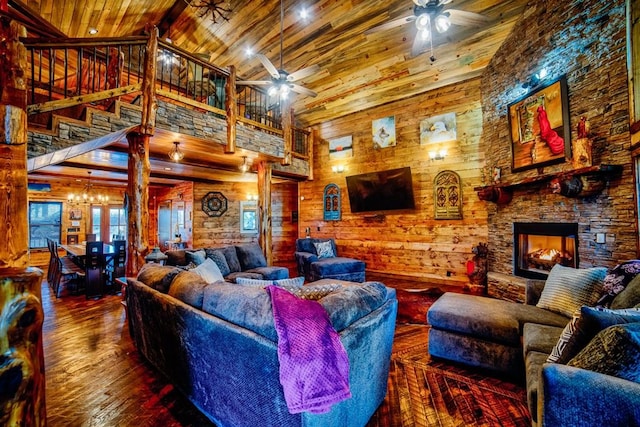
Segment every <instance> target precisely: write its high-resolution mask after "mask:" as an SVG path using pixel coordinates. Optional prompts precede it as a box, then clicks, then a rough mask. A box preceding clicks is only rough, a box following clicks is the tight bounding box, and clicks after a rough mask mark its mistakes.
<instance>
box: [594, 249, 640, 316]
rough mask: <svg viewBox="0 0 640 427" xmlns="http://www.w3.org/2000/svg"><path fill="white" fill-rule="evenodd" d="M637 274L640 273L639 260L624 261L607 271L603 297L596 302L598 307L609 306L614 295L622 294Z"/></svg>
mask: <svg viewBox="0 0 640 427" xmlns="http://www.w3.org/2000/svg"><path fill="white" fill-rule="evenodd" d="M638 273H640V260H637V259H633V260H630V261H625V262H623V263H620V264H618V265H616V266H615V267H613V268H612V269H611V270H609V272H608V273H607V275H606V276H605V278H604V282H603V285H602V292H603V295H602V296H601V298H600V299H599V300H598V305H602V306H605V307H606V306H609V304H610V303H611V302H612V301H613V299H614V298H615V297H616V295H618V294H619V293H620V292H622V291H623V290H624V289H625V288H626V287H627V285H628V284H629V282H631V280H633V278H634V277H636V275H637V274H638ZM627 307H631V306H627ZM619 308H625V307H619Z"/></svg>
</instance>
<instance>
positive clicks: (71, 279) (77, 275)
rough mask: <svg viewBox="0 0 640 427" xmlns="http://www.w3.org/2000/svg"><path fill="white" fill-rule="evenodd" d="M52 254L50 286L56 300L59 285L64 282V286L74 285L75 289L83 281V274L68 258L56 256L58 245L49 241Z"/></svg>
mask: <svg viewBox="0 0 640 427" xmlns="http://www.w3.org/2000/svg"><path fill="white" fill-rule="evenodd" d="M51 248H52V252H51V255H52V256H53V258H54V263H53V267H52V272H51V286H52V288H53V292H54V293H55V295H56V298H59V297H60V291H61V285H62V283H63V282H64V283H65V285H70V284H74V285H75V287H76V289H77V288H78V287H79V284H80V283H82V282H83V281H84V278H85V273H84V271H83V270H82V269H81V268H80V267H78V266H77V265H76V264H75V263H74V262H73V260H72V259H71V258H70V257H67V256H64V257H61V256H60V255H59V254H58V243H57V242H55V241H53V240H52V241H51Z"/></svg>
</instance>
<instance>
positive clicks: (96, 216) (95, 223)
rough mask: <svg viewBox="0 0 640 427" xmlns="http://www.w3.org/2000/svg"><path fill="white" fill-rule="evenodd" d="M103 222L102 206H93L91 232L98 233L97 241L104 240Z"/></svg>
mask: <svg viewBox="0 0 640 427" xmlns="http://www.w3.org/2000/svg"><path fill="white" fill-rule="evenodd" d="M101 224H102V208H101V207H100V206H91V233H92V234H95V235H96V241H97V242H99V241H101V240H102V236H101V233H100V225H101ZM87 240H88V239H87Z"/></svg>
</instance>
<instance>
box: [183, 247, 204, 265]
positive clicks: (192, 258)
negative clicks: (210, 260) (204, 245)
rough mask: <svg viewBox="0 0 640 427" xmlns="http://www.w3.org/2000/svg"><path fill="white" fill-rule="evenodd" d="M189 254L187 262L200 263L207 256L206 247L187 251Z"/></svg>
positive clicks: (187, 254)
mask: <svg viewBox="0 0 640 427" xmlns="http://www.w3.org/2000/svg"><path fill="white" fill-rule="evenodd" d="M185 254H186V256H187V263H190V262H192V263H194V264H195V265H200V264H202V263H203V262H204V260H205V259H206V258H207V253H206V252H205V251H204V249H200V250H199V251H185Z"/></svg>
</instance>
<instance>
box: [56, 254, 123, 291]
mask: <svg viewBox="0 0 640 427" xmlns="http://www.w3.org/2000/svg"><path fill="white" fill-rule="evenodd" d="M60 247H61V248H62V249H64V250H65V251H67V253H68V254H69V255H71V256H72V257H73V259H74V262H75V263H76V264H77V265H78V266H80V267H81V268H82V269H84V270H85V280H86V282H85V284H84V285H85V286H84V287H85V293H86V296H87V298H99V297H100V296H101V295H102V293H103V291H104V274H103V273H104V272H99V274H97V275H93V274H91V275H87V270H86V262H85V260H86V257H87V245H86V243H76V244H60ZM102 255H103V257H104V265H105V266H106V265H107V264H108V263H109V262H110V261H111V260H112V259H113V258H114V256H115V255H116V252H115V247H114V246H113V245H111V244H109V243H103V246H102Z"/></svg>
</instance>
